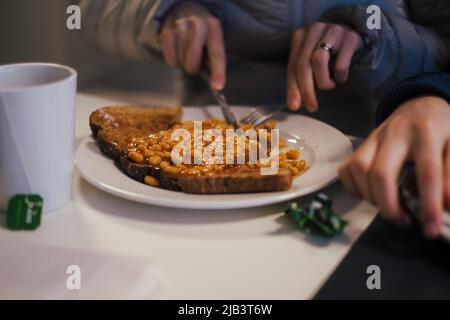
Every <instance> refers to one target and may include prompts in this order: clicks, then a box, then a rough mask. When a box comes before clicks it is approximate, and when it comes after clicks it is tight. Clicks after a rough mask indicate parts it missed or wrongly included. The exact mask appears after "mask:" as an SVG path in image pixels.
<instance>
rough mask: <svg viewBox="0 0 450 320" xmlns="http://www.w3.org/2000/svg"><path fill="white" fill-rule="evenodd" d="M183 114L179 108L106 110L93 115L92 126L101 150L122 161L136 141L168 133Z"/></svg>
mask: <svg viewBox="0 0 450 320" xmlns="http://www.w3.org/2000/svg"><path fill="white" fill-rule="evenodd" d="M181 115H182V110H181V109H180V108H145V107H136V106H121V107H105V108H102V109H99V110H97V111H94V112H93V113H92V114H91V116H90V117H89V125H90V127H91V131H92V135H93V136H94V138H96V139H97V144H98V146H99V147H100V150H101V151H102V152H103V153H104V154H106V155H107V156H109V157H111V158H113V159H114V160H116V161H119V159H120V156H121V154H122V152H123V150H124V149H125V147H126V146H127V145H128V144H129V143H130V142H131V141H132V140H133V139H134V138H136V137H144V136H148V135H149V134H151V133H155V132H158V131H160V130H166V129H168V128H170V127H171V126H173V125H174V124H175V123H177V122H179V121H180V120H181Z"/></svg>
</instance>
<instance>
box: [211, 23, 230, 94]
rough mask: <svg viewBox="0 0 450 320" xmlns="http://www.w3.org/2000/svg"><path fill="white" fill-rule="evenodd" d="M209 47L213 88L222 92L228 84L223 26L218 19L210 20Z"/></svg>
mask: <svg viewBox="0 0 450 320" xmlns="http://www.w3.org/2000/svg"><path fill="white" fill-rule="evenodd" d="M207 47H208V58H209V68H210V72H211V87H212V88H213V89H214V90H222V89H223V88H224V87H225V82H226V53H225V46H224V43H223V34H222V26H221V25H220V21H219V20H217V19H215V18H214V19H208V35H207Z"/></svg>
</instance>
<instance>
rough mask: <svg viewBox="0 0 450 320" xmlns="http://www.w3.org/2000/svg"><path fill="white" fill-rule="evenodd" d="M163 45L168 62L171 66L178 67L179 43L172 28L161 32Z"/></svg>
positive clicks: (165, 58)
mask: <svg viewBox="0 0 450 320" xmlns="http://www.w3.org/2000/svg"><path fill="white" fill-rule="evenodd" d="M161 45H162V51H163V54H164V60H165V61H166V63H167V64H168V65H169V66H171V67H176V66H177V44H176V35H175V32H174V31H173V30H172V29H166V30H163V31H162V32H161Z"/></svg>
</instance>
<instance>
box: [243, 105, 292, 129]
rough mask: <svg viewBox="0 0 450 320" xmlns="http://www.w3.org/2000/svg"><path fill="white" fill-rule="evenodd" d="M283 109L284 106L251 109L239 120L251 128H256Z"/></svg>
mask: <svg viewBox="0 0 450 320" xmlns="http://www.w3.org/2000/svg"><path fill="white" fill-rule="evenodd" d="M284 107H285V105H266V106H261V107H258V108H253V109H252V110H251V112H250V114H248V115H247V116H246V117H244V118H242V119H241V122H243V123H248V124H250V125H252V126H258V125H260V124H262V123H264V122H265V121H267V120H268V119H270V118H271V117H272V116H273V115H274V114H275V113H277V112H279V111H281V110H282V109H284Z"/></svg>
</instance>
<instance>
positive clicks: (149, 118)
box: [89, 106, 293, 194]
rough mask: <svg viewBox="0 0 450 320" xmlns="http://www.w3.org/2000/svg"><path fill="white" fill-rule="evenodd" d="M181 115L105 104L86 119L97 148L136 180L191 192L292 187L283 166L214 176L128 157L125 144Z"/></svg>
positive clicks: (175, 111)
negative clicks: (168, 169)
mask: <svg viewBox="0 0 450 320" xmlns="http://www.w3.org/2000/svg"><path fill="white" fill-rule="evenodd" d="M181 114H182V111H181V109H179V108H178V109H172V108H143V107H133V106H125V107H106V108H102V109H99V110H97V111H95V112H94V113H92V114H91V116H90V119H89V121H90V127H91V130H92V134H93V136H94V137H95V138H96V141H97V144H98V146H99V148H100V150H101V151H102V152H103V153H104V154H106V155H107V156H109V157H110V158H112V159H114V160H115V161H116V162H117V163H118V165H119V167H120V168H121V169H122V171H123V172H124V173H126V174H127V175H128V176H129V177H131V178H132V179H134V180H137V181H140V182H144V181H145V178H146V177H148V176H151V177H154V178H156V179H157V180H158V181H159V186H160V187H162V188H164V189H168V190H174V191H183V192H186V193H195V194H226V193H249V192H273V191H284V190H288V189H289V188H290V187H291V186H292V181H293V176H292V174H291V172H290V170H289V169H287V168H280V170H279V171H278V173H277V174H275V175H261V173H260V170H259V169H245V170H227V171H225V172H223V173H221V174H218V175H214V176H190V175H180V174H177V175H169V174H167V173H165V172H163V171H162V170H161V169H160V168H159V167H155V166H152V165H150V164H138V163H135V162H133V161H132V160H130V159H129V158H128V156H127V153H126V147H127V146H128V144H129V143H130V142H131V141H132V140H133V139H135V138H142V137H147V136H148V135H150V134H152V133H156V132H159V131H161V130H167V129H169V128H170V127H172V126H173V125H174V124H176V123H178V122H179V121H180V120H181ZM232 169H233V168H232Z"/></svg>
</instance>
